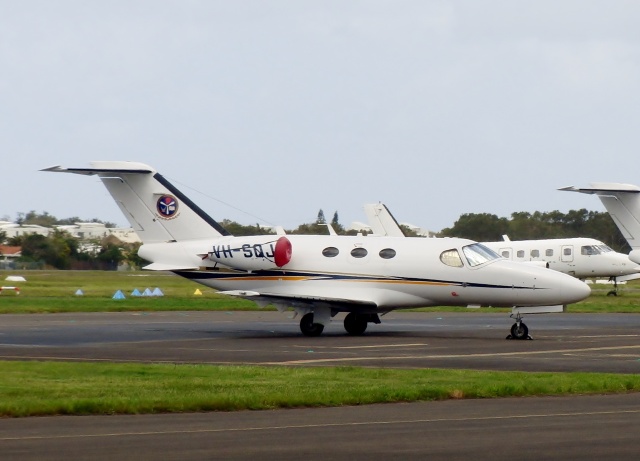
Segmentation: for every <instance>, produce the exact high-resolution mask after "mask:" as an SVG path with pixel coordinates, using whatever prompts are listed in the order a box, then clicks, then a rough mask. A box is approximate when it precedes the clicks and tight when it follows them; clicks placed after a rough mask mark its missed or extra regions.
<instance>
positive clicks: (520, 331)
mask: <svg viewBox="0 0 640 461" xmlns="http://www.w3.org/2000/svg"><path fill="white" fill-rule="evenodd" d="M510 317H511V318H513V314H512V315H511V316H510ZM506 339H533V338H532V337H531V336H529V328H528V327H527V326H526V325H525V324H524V322H523V321H522V317H521V316H520V314H516V323H514V324H513V326H512V327H511V334H510V335H508V336H507V338H506Z"/></svg>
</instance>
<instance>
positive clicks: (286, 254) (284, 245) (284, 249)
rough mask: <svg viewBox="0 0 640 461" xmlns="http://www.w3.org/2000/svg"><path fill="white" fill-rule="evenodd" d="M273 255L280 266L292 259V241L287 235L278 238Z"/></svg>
mask: <svg viewBox="0 0 640 461" xmlns="http://www.w3.org/2000/svg"><path fill="white" fill-rule="evenodd" d="M273 256H274V260H275V262H276V266H278V267H282V266H284V265H285V264H287V263H288V262H289V261H291V242H290V241H289V239H288V238H287V237H280V238H279V239H278V241H277V242H276V249H275V252H274V255H273Z"/></svg>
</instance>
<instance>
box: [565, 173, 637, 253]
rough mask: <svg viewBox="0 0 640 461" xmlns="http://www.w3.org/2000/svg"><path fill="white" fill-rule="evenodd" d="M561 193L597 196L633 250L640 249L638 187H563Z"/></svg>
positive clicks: (629, 185) (608, 185)
mask: <svg viewBox="0 0 640 461" xmlns="http://www.w3.org/2000/svg"><path fill="white" fill-rule="evenodd" d="M560 190H563V191H570V192H581V193H583V194H592V195H597V196H598V198H599V199H600V201H601V202H602V204H603V205H604V207H605V208H606V209H607V211H608V212H609V215H610V216H611V219H613V221H614V222H615V223H616V225H617V226H618V229H620V232H621V233H622V235H624V237H625V238H626V239H627V242H628V243H629V246H631V248H633V249H637V248H640V187H638V186H634V185H631V184H620V183H591V187H588V188H578V187H573V186H570V187H563V188H562V189H560Z"/></svg>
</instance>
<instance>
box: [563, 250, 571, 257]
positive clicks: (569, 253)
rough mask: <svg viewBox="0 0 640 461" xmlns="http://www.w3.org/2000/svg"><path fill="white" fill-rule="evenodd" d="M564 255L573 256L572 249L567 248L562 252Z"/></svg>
mask: <svg viewBox="0 0 640 461" xmlns="http://www.w3.org/2000/svg"><path fill="white" fill-rule="evenodd" d="M562 254H563V255H565V256H571V248H565V249H564V250H562Z"/></svg>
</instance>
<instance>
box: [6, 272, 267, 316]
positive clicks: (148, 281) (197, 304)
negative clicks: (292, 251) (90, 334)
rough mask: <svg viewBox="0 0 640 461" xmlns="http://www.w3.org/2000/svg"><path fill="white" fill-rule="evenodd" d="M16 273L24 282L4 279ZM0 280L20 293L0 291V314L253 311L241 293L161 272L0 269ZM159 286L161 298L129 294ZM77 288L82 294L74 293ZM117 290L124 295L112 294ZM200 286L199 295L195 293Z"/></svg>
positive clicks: (252, 304)
mask: <svg viewBox="0 0 640 461" xmlns="http://www.w3.org/2000/svg"><path fill="white" fill-rule="evenodd" d="M8 275H22V276H24V277H25V278H26V279H27V281H26V282H9V281H5V278H6V277H7V276H8ZM0 285H2V286H18V287H19V288H20V294H19V295H16V294H15V292H12V291H6V292H4V293H3V294H2V295H0V313H4V314H7V313H13V314H17V313H53V312H121V311H181V310H189V311H197V310H258V309H259V308H258V306H257V305H256V304H255V303H253V302H251V301H247V300H244V299H241V298H235V297H232V296H224V295H219V294H217V293H216V292H215V290H213V289H211V288H207V287H205V286H203V285H200V284H197V283H193V282H191V281H189V280H187V279H185V278H182V277H178V276H176V275H174V274H171V273H167V272H146V271H145V272H113V271H13V272H10V271H0ZM156 287H158V288H160V289H161V290H162V292H163V293H164V296H162V297H155V296H154V297H147V296H130V294H131V292H132V291H133V290H134V289H136V288H137V289H138V290H139V291H140V292H142V291H144V289H145V288H150V289H151V290H153V289H154V288H156ZM77 290H82V292H83V293H84V294H83V295H82V296H77V295H76V294H75V293H76V291H77ZM118 290H122V292H123V293H124V294H125V296H126V299H119V300H114V299H112V297H113V295H114V294H115V292H116V291H118ZM196 290H200V292H201V293H202V294H201V295H195V294H194V293H195V291H196Z"/></svg>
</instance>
